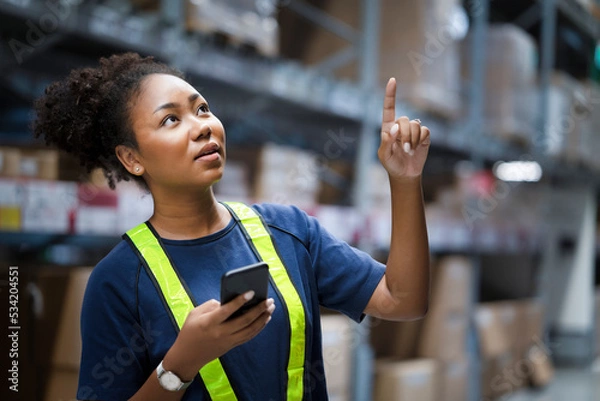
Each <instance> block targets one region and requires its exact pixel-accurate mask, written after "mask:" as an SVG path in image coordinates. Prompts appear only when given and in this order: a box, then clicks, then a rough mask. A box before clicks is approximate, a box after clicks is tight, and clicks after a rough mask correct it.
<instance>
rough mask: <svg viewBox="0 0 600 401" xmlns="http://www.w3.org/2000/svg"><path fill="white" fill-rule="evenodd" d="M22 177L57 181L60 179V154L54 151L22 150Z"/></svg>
mask: <svg viewBox="0 0 600 401" xmlns="http://www.w3.org/2000/svg"><path fill="white" fill-rule="evenodd" d="M20 167H21V171H20V176H22V177H31V178H38V179H42V180H51V181H55V180H58V179H59V154H58V151H57V150H54V149H38V150H25V149H23V150H21V162H20Z"/></svg>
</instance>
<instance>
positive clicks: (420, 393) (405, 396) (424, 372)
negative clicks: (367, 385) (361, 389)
mask: <svg viewBox="0 0 600 401" xmlns="http://www.w3.org/2000/svg"><path fill="white" fill-rule="evenodd" d="M439 385H440V381H439V364H438V362H437V361H435V360H431V359H416V360H412V361H403V362H390V361H378V362H376V367H375V394H374V397H373V400H375V401H413V400H419V401H439V396H438V394H439Z"/></svg>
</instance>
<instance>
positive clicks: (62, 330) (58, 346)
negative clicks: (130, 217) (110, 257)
mask: <svg viewBox="0 0 600 401" xmlns="http://www.w3.org/2000/svg"><path fill="white" fill-rule="evenodd" d="M91 272H92V269H91V268H75V269H71V270H70V271H69V273H68V275H67V280H66V290H65V294H64V299H63V302H62V305H61V308H60V315H59V318H58V321H54V324H55V325H57V329H56V336H55V339H54V344H53V346H52V348H53V352H52V359H51V365H50V368H49V371H48V372H49V373H48V382H47V384H46V396H45V400H46V401H56V400H74V399H76V393H77V382H78V378H79V363H80V358H81V334H80V329H79V319H80V315H81V305H82V303H83V295H84V292H85V287H86V285H87V281H88V279H89V276H90V274H91ZM47 290H48V291H49V293H45V294H44V293H43V294H42V296H44V295H45V296H48V295H52V289H51V288H47Z"/></svg>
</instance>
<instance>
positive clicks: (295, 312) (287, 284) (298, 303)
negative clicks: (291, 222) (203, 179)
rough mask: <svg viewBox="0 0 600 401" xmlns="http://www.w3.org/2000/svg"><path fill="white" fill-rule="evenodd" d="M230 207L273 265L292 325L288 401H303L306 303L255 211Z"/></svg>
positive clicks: (273, 275)
mask: <svg viewBox="0 0 600 401" xmlns="http://www.w3.org/2000/svg"><path fill="white" fill-rule="evenodd" d="M227 205H228V206H229V207H230V208H231V210H232V211H233V212H234V215H235V216H237V218H238V219H239V221H240V222H241V223H242V227H243V228H244V229H245V230H246V233H247V236H248V237H249V238H250V239H251V240H252V244H253V245H254V248H255V249H256V251H257V252H258V255H257V256H259V257H260V259H262V260H263V261H265V262H267V264H268V265H269V273H270V274H271V278H272V279H273V281H274V282H275V286H276V287H277V288H278V289H279V291H280V293H281V295H282V297H283V301H284V304H285V306H286V308H287V311H288V318H289V324H290V354H289V360H288V366H287V372H288V384H287V400H288V401H295V400H302V395H303V393H304V361H305V359H306V355H305V353H306V331H305V330H306V317H305V312H304V305H303V304H302V299H301V298H300V295H299V294H298V291H297V290H296V287H295V286H294V283H293V282H292V280H291V278H290V276H289V274H288V271H287V269H286V268H285V266H284V265H283V262H282V261H281V258H279V255H278V254H277V250H276V249H275V245H274V244H273V240H272V238H271V234H270V232H269V230H268V228H267V227H266V226H265V225H264V224H263V222H262V220H261V218H260V216H259V215H258V214H257V213H256V212H255V211H254V209H252V208H251V207H248V206H246V205H244V204H243V203H239V202H228V203H227Z"/></svg>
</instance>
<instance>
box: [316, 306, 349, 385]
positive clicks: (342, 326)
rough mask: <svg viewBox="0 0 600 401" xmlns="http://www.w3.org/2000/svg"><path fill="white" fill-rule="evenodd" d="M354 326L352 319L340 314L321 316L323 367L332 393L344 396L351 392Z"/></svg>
mask: <svg viewBox="0 0 600 401" xmlns="http://www.w3.org/2000/svg"><path fill="white" fill-rule="evenodd" d="M352 324H353V323H352V321H351V320H350V319H348V318H347V317H345V316H342V315H339V314H335V315H323V316H321V329H322V341H323V365H324V368H325V378H326V382H327V391H328V392H330V393H336V394H342V395H343V394H347V393H348V392H349V391H350V374H351V371H350V367H351V366H352V354H351V346H352V339H353V334H354V330H353V327H352V326H351V325H352ZM313 379H314V380H318V379H319V378H318V377H313Z"/></svg>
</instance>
